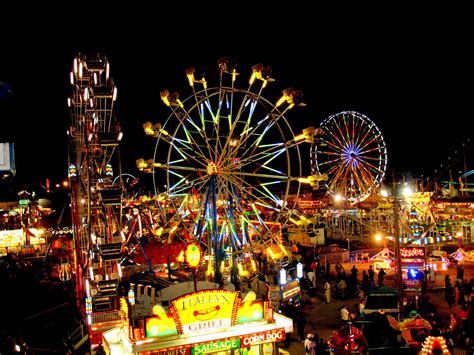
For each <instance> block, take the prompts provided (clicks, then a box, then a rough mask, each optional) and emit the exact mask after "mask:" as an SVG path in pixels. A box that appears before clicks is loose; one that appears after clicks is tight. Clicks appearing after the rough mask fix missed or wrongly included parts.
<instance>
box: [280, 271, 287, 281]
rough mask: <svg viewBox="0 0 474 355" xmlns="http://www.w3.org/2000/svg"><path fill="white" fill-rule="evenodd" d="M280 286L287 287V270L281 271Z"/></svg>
mask: <svg viewBox="0 0 474 355" xmlns="http://www.w3.org/2000/svg"><path fill="white" fill-rule="evenodd" d="M280 285H286V270H285V269H280Z"/></svg>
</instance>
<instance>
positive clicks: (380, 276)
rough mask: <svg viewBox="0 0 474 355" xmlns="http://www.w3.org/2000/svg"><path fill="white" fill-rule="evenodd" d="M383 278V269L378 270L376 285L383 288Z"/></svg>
mask: <svg viewBox="0 0 474 355" xmlns="http://www.w3.org/2000/svg"><path fill="white" fill-rule="evenodd" d="M384 277H385V271H384V269H383V267H381V268H380V271H379V274H378V285H379V287H380V286H383V279H384Z"/></svg>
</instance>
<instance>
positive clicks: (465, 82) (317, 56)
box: [0, 4, 474, 184]
mask: <svg viewBox="0 0 474 355" xmlns="http://www.w3.org/2000/svg"><path fill="white" fill-rule="evenodd" d="M235 6H237V4H235ZM272 6H275V7H276V6H277V5H276V4H273V5H272ZM160 9H161V8H160ZM160 9H157V10H153V9H152V8H150V9H145V8H140V9H138V8H137V9H129V8H127V9H125V10H128V11H126V12H121V13H120V14H116V13H113V12H110V13H107V11H104V12H103V13H102V12H101V13H100V14H99V13H97V12H96V9H93V10H92V9H91V10H90V11H85V10H83V11H82V15H81V16H78V14H77V13H76V14H75V16H73V15H74V14H73V13H71V12H64V14H63V15H59V14H58V15H54V14H52V13H48V14H47V15H43V16H31V14H30V16H28V17H23V16H14V17H13V18H14V19H6V21H8V22H7V24H5V23H4V27H3V30H0V31H2V42H1V43H0V53H1V55H0V81H3V82H7V83H9V84H10V85H11V86H12V87H13V90H14V96H13V97H12V98H9V99H7V100H1V101H0V119H1V122H2V129H1V130H0V141H1V142H14V143H15V147H16V165H17V176H16V177H15V179H16V180H17V182H18V183H20V184H21V183H26V184H30V183H31V184H33V183H37V181H38V179H39V180H45V179H46V178H50V179H51V180H52V182H55V181H58V180H60V179H61V178H64V177H66V174H67V136H66V129H67V127H68V120H69V116H68V111H67V105H66V98H67V95H68V90H69V82H68V75H69V72H70V70H71V66H72V60H73V58H74V57H75V55H76V54H77V53H78V52H83V53H88V52H97V51H98V52H101V53H104V54H105V55H106V56H107V57H108V59H109V61H110V64H111V76H112V77H113V78H114V80H115V83H116V85H117V87H118V100H117V105H116V111H115V113H116V116H117V118H118V120H119V121H120V124H121V126H122V128H123V130H124V133H125V136H124V140H123V144H122V146H121V151H122V156H123V157H124V158H123V161H122V165H123V171H124V172H127V173H131V174H136V173H137V170H136V167H135V159H138V158H140V157H144V158H151V157H152V155H153V145H152V144H151V142H149V143H147V144H144V143H143V142H144V141H145V140H146V137H145V135H144V134H143V133H142V132H143V131H142V124H143V123H144V122H146V121H151V122H158V121H160V120H161V121H163V120H164V118H165V117H166V116H167V112H168V111H167V110H166V108H165V107H164V105H163V104H162V102H161V100H160V98H159V93H160V91H162V90H163V89H169V90H170V91H175V90H177V91H179V92H180V93H181V97H187V96H188V95H190V94H191V92H190V91H189V89H188V86H187V82H186V77H185V73H184V71H185V69H187V68H188V67H190V66H194V67H196V68H198V69H203V70H204V71H206V72H209V73H211V72H215V71H217V60H218V59H219V58H220V57H222V56H227V57H229V58H230V59H235V60H236V61H237V62H238V63H239V65H238V69H239V71H240V73H241V78H240V80H241V82H242V86H243V87H245V85H246V84H244V83H246V81H247V79H248V76H249V74H250V70H251V66H252V65H254V64H257V63H263V64H264V65H270V66H272V68H273V77H274V78H275V79H276V82H275V83H273V84H272V86H273V87H274V88H275V91H276V92H281V90H283V89H286V88H288V87H295V88H298V89H301V90H303V92H304V101H305V102H306V104H307V107H305V108H301V109H299V111H298V112H296V111H295V112H291V113H290V114H289V115H288V116H287V118H288V119H289V120H290V121H291V120H292V119H294V120H295V125H301V127H305V126H309V125H313V126H317V125H319V124H320V123H321V122H322V121H323V120H324V119H325V118H326V117H328V116H329V115H332V114H335V113H338V112H340V111H345V110H355V111H358V112H360V113H362V114H364V115H366V116H368V117H369V118H370V119H371V120H372V121H374V122H375V124H376V125H377V126H378V127H379V129H380V130H381V132H382V134H383V136H384V138H385V142H386V144H387V147H388V159H389V167H388V170H389V172H390V171H397V172H405V171H410V172H412V173H413V174H415V175H416V174H424V175H430V174H432V173H433V172H434V171H435V170H437V169H439V168H440V164H443V163H444V162H445V161H446V160H447V159H448V157H453V156H454V155H455V154H454V152H455V151H459V149H460V147H461V145H462V143H463V142H465V141H466V139H470V138H471V137H472V130H471V128H470V127H471V126H472V123H470V122H471V120H472V118H471V115H472V111H471V108H470V103H471V102H472V94H473V92H472V82H473V79H474V78H473V63H474V60H473V59H474V58H473V55H472V54H471V52H472V48H471V47H472V43H473V41H472V39H473V36H472V33H474V30H473V28H472V27H473V25H472V23H473V22H472V21H468V19H467V13H468V12H466V11H465V9H461V8H459V9H457V8H445V7H439V8H430V9H422V8H419V9H413V8H392V9H379V8H370V9H369V8H360V7H359V8H351V9H348V8H345V7H341V8H339V9H333V10H331V11H329V12H326V11H322V10H318V9H316V8H312V7H311V6H309V7H308V8H305V7H302V5H297V7H291V4H288V6H287V7H286V8H285V9H283V8H282V9H280V10H281V11H276V12H275V13H273V10H274V9H271V10H272V11H270V8H269V7H268V8H267V7H265V6H263V5H259V6H254V7H249V6H244V4H239V8H238V9H237V8H235V7H232V6H230V7H226V8H224V6H222V7H218V8H215V7H213V8H212V9H204V8H201V7H196V8H179V7H177V8H176V9H165V10H163V11H161V10H160ZM211 10H212V11H214V12H215V14H210V13H209V12H210V11H211ZM57 11H60V10H57ZM84 13H85V14H87V15H83V14H84ZM104 14H105V15H104ZM70 16H71V17H70ZM6 17H8V16H6ZM10 21H11V23H10ZM212 84H213V83H211V82H210V83H209V85H210V86H212ZM214 84H217V83H214ZM267 98H269V99H273V100H276V99H277V98H278V97H276V96H275V97H267ZM292 115H294V118H292ZM308 159H309V158H308Z"/></svg>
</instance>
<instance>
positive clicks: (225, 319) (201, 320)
mask: <svg viewBox="0 0 474 355" xmlns="http://www.w3.org/2000/svg"><path fill="white" fill-rule="evenodd" d="M145 296H146V295H145ZM139 301H141V303H142V305H143V304H150V303H153V302H150V299H149V297H148V296H147V297H144V295H138V298H137V299H135V294H134V291H133V290H132V289H131V291H130V292H129V295H128V297H127V298H125V297H124V298H122V299H121V307H120V312H121V314H122V317H121V319H122V322H121V324H120V325H119V326H117V327H115V328H113V329H110V330H108V331H106V332H104V333H103V340H102V347H103V348H104V351H105V352H106V353H107V354H163V355H164V354H166V355H171V354H190V355H192V354H215V355H224V354H232V355H233V354H235V355H240V354H242V355H250V354H252V355H260V354H278V353H279V349H278V347H277V342H279V341H283V340H284V339H285V334H286V333H291V332H292V331H293V321H292V320H291V319H289V318H287V317H285V316H283V315H281V314H278V313H274V312H273V308H272V307H271V304H270V300H269V298H268V299H266V300H262V299H257V296H256V294H255V292H253V291H249V292H248V293H246V294H245V296H244V297H243V299H242V298H241V293H240V292H236V291H230V290H223V289H205V290H199V291H196V292H190V293H186V294H183V295H181V296H179V297H177V298H175V299H173V300H171V301H170V302H169V304H168V305H167V306H165V305H164V303H156V304H154V305H153V306H151V310H152V311H151V312H148V314H147V312H146V311H144V310H142V312H139V313H140V314H137V312H136V311H135V310H134V308H135V307H137V305H139V304H140V302H139Z"/></svg>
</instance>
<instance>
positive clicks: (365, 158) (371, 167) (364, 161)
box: [360, 157, 384, 174]
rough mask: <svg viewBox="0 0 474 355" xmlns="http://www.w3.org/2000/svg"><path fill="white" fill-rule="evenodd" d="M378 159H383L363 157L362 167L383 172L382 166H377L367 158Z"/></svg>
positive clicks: (361, 160)
mask: <svg viewBox="0 0 474 355" xmlns="http://www.w3.org/2000/svg"><path fill="white" fill-rule="evenodd" d="M371 159H372V160H376V161H379V162H380V161H381V160H380V159H379V158H371V157H362V158H361V159H360V162H361V166H362V167H367V168H368V169H370V170H373V171H376V172H377V173H379V174H383V172H384V170H383V168H380V167H378V166H375V165H373V164H371V163H370V162H368V161H367V160H371Z"/></svg>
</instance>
